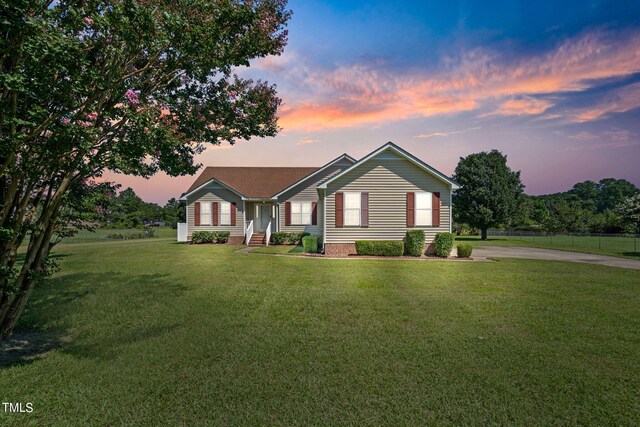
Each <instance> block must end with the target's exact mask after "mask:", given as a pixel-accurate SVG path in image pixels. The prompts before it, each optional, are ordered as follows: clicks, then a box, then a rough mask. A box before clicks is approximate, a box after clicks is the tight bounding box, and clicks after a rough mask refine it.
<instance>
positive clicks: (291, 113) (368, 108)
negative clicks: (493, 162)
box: [267, 30, 640, 131]
mask: <svg viewBox="0 0 640 427" xmlns="http://www.w3.org/2000/svg"><path fill="white" fill-rule="evenodd" d="M299 62H301V61H295V62H290V61H289V62H287V63H288V64H289V65H291V66H292V67H293V68H295V67H299V68H300V69H301V70H302V72H299V73H297V72H296V71H295V69H293V70H292V69H288V70H287V76H288V78H294V79H298V80H297V81H295V82H294V86H295V87H296V88H306V90H308V93H306V94H305V95H304V96H301V94H300V92H299V91H296V93H295V94H294V95H292V97H288V96H287V94H286V93H285V94H284V96H285V101H286V102H288V105H286V106H285V107H284V108H283V109H282V110H281V114H280V116H281V120H280V124H281V126H283V127H284V128H285V129H286V130H306V131H317V130H322V129H331V128H345V127H358V126H363V125H366V124H376V123H386V122H392V121H398V120H404V119H408V118H413V117H431V116H435V115H442V114H455V113H460V112H465V111H474V110H479V109H481V108H485V110H486V108H487V107H488V106H490V105H495V103H496V102H497V108H496V109H495V110H494V111H489V112H488V113H485V114H489V115H508V116H512V115H540V114H543V113H545V112H546V111H547V110H548V109H549V108H551V107H552V106H553V103H552V101H548V100H541V99H539V98H536V95H543V94H553V93H556V92H568V91H569V92H570V91H583V90H586V89H588V88H590V87H593V86H594V84H595V83H594V81H595V80H597V79H602V78H610V77H621V76H627V75H630V74H632V73H635V72H639V71H640V33H638V32H635V33H626V34H620V33H612V32H606V31H600V30H597V31H591V32H587V33H584V34H582V35H580V36H577V37H574V38H571V39H567V40H565V41H564V42H563V43H560V44H559V45H558V46H556V48H555V49H552V50H551V51H549V52H547V53H544V54H541V55H537V56H532V57H528V58H524V59H520V60H516V61H512V60H509V59H508V58H505V57H503V56H502V55H501V54H499V53H497V52H490V51H484V50H479V49H478V50H474V51H471V52H467V53H465V54H463V55H462V56H461V57H460V58H459V59H457V60H455V61H452V60H448V62H447V64H446V65H447V66H446V67H444V70H438V71H434V72H431V73H427V72H423V71H422V72H413V73H410V74H405V75H400V74H394V73H391V72H388V71H381V70H377V69H373V68H371V67H367V66H363V65H355V66H340V67H337V68H336V69H334V70H332V71H329V72H326V71H320V70H311V69H309V68H308V67H307V66H305V65H304V64H300V63H299ZM296 64H297V65H296ZM267 66H268V67H272V65H271V64H269V65H267ZM638 99H640V97H638V96H636V97H635V98H633V96H632V95H629V96H626V97H625V96H621V97H620V98H619V99H617V100H615V101H611V102H610V104H609V105H608V106H604V109H606V110H607V111H616V110H617V111H623V110H624V109H628V108H631V106H632V105H636V104H637V103H640V101H637V100H638ZM587 113H588V112H584V114H583V115H581V116H580V120H585V121H586V120H591V119H594V118H597V117H601V115H602V114H606V113H601V114H600V115H598V114H599V113H597V112H595V113H592V114H591V115H589V114H587ZM556 116H557V115H554V117H556Z"/></svg>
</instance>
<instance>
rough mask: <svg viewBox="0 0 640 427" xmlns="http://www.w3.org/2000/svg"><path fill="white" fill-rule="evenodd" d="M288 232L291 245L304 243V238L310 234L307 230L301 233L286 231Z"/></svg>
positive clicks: (288, 242)
mask: <svg viewBox="0 0 640 427" xmlns="http://www.w3.org/2000/svg"><path fill="white" fill-rule="evenodd" d="M286 234H287V244H289V245H300V244H302V238H303V237H306V236H310V235H311V234H310V233H307V232H306V231H303V232H300V233H286Z"/></svg>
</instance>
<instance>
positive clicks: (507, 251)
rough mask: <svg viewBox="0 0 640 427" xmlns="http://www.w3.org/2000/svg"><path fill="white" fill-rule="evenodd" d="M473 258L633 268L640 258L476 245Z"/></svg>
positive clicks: (636, 265)
mask: <svg viewBox="0 0 640 427" xmlns="http://www.w3.org/2000/svg"><path fill="white" fill-rule="evenodd" d="M472 257H473V258H474V259H478V258H528V259H545V260H552V261H569V262H582V263H585V264H597V265H606V266H609V267H621V268H633V269H637V270H640V260H635V259H625V258H616V257H612V256H606V255H594V254H584V253H580V252H569V251H557V250H553V249H540V248H528V247H522V246H476V247H474V248H473V255H472Z"/></svg>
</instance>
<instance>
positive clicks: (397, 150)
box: [318, 142, 458, 190]
mask: <svg viewBox="0 0 640 427" xmlns="http://www.w3.org/2000/svg"><path fill="white" fill-rule="evenodd" d="M387 150H390V151H393V152H394V153H396V154H397V155H399V156H401V157H403V158H405V159H407V160H409V161H410V162H411V163H413V164H415V165H416V166H418V167H419V168H421V169H422V170H424V171H425V172H427V173H430V174H432V175H433V176H435V177H436V178H438V179H440V180H441V181H444V182H446V183H447V184H448V185H450V186H451V188H452V189H454V190H455V189H457V188H458V184H456V183H455V182H454V181H453V180H452V179H451V178H449V177H448V176H446V175H445V174H443V173H442V172H440V171H438V170H436V169H435V168H433V167H431V166H429V165H428V164H426V163H425V162H423V161H422V160H420V159H418V158H417V157H415V156H414V155H413V154H411V153H409V152H407V151H405V150H403V149H402V148H400V147H398V146H397V145H395V144H394V143H393V142H387V143H386V144H385V145H383V146H382V147H380V148H378V149H377V150H374V151H372V152H371V153H369V154H367V155H366V156H364V157H363V158H362V159H360V160H358V161H357V162H356V163H354V164H353V165H352V166H351V167H350V168H347V169H345V170H343V171H342V172H340V173H338V174H336V175H334V176H332V177H331V178H329V179H327V180H326V181H324V182H323V183H321V184H320V185H318V188H327V184H330V183H331V182H333V181H335V180H336V179H338V178H340V177H341V176H344V175H345V174H347V173H349V172H350V171H352V170H354V169H355V168H357V167H358V166H360V165H363V164H365V163H366V162H368V161H369V160H371V159H373V158H374V157H377V156H378V155H380V154H382V153H384V152H385V151H387Z"/></svg>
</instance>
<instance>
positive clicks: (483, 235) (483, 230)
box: [480, 228, 487, 240]
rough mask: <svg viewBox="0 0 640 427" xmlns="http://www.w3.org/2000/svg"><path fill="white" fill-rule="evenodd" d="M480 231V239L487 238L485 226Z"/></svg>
mask: <svg viewBox="0 0 640 427" xmlns="http://www.w3.org/2000/svg"><path fill="white" fill-rule="evenodd" d="M480 233H481V237H480V239H482V240H487V229H486V228H483V229H482V230H481V231H480Z"/></svg>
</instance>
